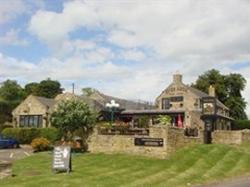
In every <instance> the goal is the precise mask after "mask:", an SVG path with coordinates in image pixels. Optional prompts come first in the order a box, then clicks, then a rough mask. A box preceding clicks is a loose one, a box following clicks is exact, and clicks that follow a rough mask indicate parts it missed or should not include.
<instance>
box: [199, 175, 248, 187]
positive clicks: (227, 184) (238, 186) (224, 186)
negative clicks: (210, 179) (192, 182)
mask: <svg viewBox="0 0 250 187" xmlns="http://www.w3.org/2000/svg"><path fill="white" fill-rule="evenodd" d="M197 187H250V176H243V177H237V178H233V179H230V180H225V181H221V182H217V183H212V184H206V185H200V186H197Z"/></svg>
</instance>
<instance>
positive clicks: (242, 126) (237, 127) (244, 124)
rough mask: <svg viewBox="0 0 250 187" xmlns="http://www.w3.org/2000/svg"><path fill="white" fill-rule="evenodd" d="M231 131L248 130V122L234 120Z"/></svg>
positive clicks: (249, 122)
mask: <svg viewBox="0 0 250 187" xmlns="http://www.w3.org/2000/svg"><path fill="white" fill-rule="evenodd" d="M232 129H233V130H241V129H250V120H235V121H234V122H233V123H232Z"/></svg>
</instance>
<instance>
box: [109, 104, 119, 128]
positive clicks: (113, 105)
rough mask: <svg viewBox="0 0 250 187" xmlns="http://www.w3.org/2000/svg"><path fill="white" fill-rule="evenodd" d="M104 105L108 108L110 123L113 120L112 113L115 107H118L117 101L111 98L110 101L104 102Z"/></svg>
mask: <svg viewBox="0 0 250 187" xmlns="http://www.w3.org/2000/svg"><path fill="white" fill-rule="evenodd" d="M106 107H107V108H108V109H109V111H110V114H111V118H110V125H112V123H113V122H114V113H115V110H116V109H117V108H119V107H120V105H119V103H116V102H115V100H111V101H110V103H106Z"/></svg>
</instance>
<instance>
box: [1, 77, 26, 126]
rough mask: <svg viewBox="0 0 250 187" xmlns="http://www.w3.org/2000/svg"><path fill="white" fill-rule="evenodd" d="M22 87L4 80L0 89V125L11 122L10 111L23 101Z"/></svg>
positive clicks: (11, 81) (12, 81) (14, 82)
mask: <svg viewBox="0 0 250 187" xmlns="http://www.w3.org/2000/svg"><path fill="white" fill-rule="evenodd" d="M24 97H25V94H24V90H23V89H22V87H21V86H20V85H19V84H18V83H17V82H16V81H14V80H6V81H4V82H3V83H2V86H1V87H0V124H3V123H4V122H7V121H11V119H12V115H11V112H12V110H13V109H14V108H15V107H16V106H17V105H18V104H19V103H20V102H21V101H22V100H23V99H24Z"/></svg>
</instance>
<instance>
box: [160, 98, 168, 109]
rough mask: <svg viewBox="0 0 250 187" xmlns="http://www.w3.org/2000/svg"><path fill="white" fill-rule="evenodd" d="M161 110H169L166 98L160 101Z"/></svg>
mask: <svg viewBox="0 0 250 187" xmlns="http://www.w3.org/2000/svg"><path fill="white" fill-rule="evenodd" d="M161 108H162V109H169V108H170V100H169V99H168V98H164V99H162V107H161Z"/></svg>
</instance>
